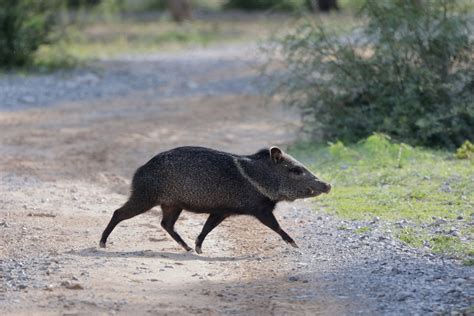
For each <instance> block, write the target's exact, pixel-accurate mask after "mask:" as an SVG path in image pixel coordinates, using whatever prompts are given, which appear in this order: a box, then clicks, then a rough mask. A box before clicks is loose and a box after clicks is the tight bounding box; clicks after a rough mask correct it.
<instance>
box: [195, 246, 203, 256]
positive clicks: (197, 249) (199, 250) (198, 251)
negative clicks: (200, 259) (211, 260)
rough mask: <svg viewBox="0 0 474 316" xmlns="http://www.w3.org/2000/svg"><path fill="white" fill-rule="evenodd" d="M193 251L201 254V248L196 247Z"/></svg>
mask: <svg viewBox="0 0 474 316" xmlns="http://www.w3.org/2000/svg"><path fill="white" fill-rule="evenodd" d="M195 250H196V253H198V254H202V250H201V247H198V246H196V249H195Z"/></svg>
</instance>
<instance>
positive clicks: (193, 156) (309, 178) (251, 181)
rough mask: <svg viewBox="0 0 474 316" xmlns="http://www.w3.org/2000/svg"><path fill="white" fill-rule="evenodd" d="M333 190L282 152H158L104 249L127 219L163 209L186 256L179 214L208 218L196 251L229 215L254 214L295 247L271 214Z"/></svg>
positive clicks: (139, 175)
mask: <svg viewBox="0 0 474 316" xmlns="http://www.w3.org/2000/svg"><path fill="white" fill-rule="evenodd" d="M330 190H331V186H330V185H329V184H327V183H324V182H322V181H320V180H319V179H318V178H317V177H316V176H315V175H314V174H312V173H311V172H310V171H308V169H306V168H305V167H304V166H303V165H302V164H301V163H300V162H298V161H297V160H296V159H294V158H293V157H291V156H290V155H288V154H286V153H284V152H283V151H282V150H281V149H280V148H278V147H271V148H269V149H262V150H260V151H258V152H257V153H255V154H253V155H249V156H239V155H234V154H230V153H225V152H221V151H216V150H213V149H209V148H203V147H179V148H175V149H172V150H170V151H166V152H163V153H160V154H158V155H156V156H155V157H153V158H152V159H151V160H150V161H148V162H147V163H146V164H145V165H144V166H142V167H140V168H138V170H137V171H136V173H135V175H134V177H133V181H132V193H131V196H130V198H129V200H128V201H127V203H125V205H123V206H122V207H121V208H119V209H118V210H116V211H115V212H114V215H113V216H112V219H111V220H110V222H109V224H108V225H107V227H106V228H105V230H104V232H103V234H102V238H101V240H100V246H101V247H105V243H106V241H107V237H108V236H109V234H110V233H111V232H112V230H113V229H114V228H115V226H116V225H117V224H118V223H120V222H121V221H123V220H125V219H129V218H131V217H134V216H136V215H138V214H141V213H144V212H146V211H148V210H149V209H151V208H152V207H154V206H157V205H160V206H161V209H162V211H163V218H162V221H161V226H162V227H163V228H164V229H165V230H166V231H167V232H168V233H169V234H170V235H171V237H173V239H174V240H176V241H177V242H178V243H179V244H180V245H181V246H182V247H183V248H184V249H186V251H190V250H191V248H190V247H189V246H188V245H187V244H186V243H185V242H184V240H183V239H181V237H180V236H179V235H178V233H176V232H175V231H174V224H175V223H176V220H177V219H178V217H179V215H180V214H181V211H182V210H183V209H184V210H187V211H190V212H195V213H207V214H210V215H209V217H208V219H207V221H206V223H205V224H204V227H203V229H202V232H201V234H200V235H199V236H198V237H197V239H196V248H195V249H196V252H197V253H201V246H202V243H203V241H204V238H206V236H207V234H209V232H210V231H211V230H213V229H214V228H215V227H216V226H217V225H219V224H220V223H221V222H222V221H223V220H224V219H225V218H227V217H229V216H231V215H252V216H255V217H256V218H257V219H258V220H259V221H260V222H261V223H262V224H264V225H266V226H268V227H269V228H271V229H272V230H274V231H275V232H276V233H278V234H279V235H280V236H281V238H283V240H284V241H286V242H287V243H289V244H290V245H292V246H293V247H297V245H296V243H295V242H294V241H293V239H292V238H291V237H290V236H288V234H287V233H286V232H285V231H283V229H281V228H280V225H279V224H278V222H277V220H276V218H275V216H274V215H273V210H274V208H275V205H276V203H278V202H280V201H294V200H296V199H301V198H306V197H314V196H317V195H319V194H321V193H329V191H330Z"/></svg>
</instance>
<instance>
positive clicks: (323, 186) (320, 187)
mask: <svg viewBox="0 0 474 316" xmlns="http://www.w3.org/2000/svg"><path fill="white" fill-rule="evenodd" d="M330 191H331V185H330V184H329V183H325V182H322V181H318V182H316V184H315V185H314V186H313V187H310V188H309V189H308V193H309V194H310V195H315V194H318V193H326V194H327V193H329V192H330Z"/></svg>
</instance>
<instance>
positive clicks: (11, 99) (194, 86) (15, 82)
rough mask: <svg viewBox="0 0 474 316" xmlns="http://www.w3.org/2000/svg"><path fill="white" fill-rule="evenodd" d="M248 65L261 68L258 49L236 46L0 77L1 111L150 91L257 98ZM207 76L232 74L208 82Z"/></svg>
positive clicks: (166, 95)
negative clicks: (220, 73) (37, 73)
mask: <svg viewBox="0 0 474 316" xmlns="http://www.w3.org/2000/svg"><path fill="white" fill-rule="evenodd" d="M216 52H217V53H216ZM252 67H257V68H258V67H261V62H260V63H259V62H258V48H257V47H256V46H242V45H239V46H226V47H222V48H220V49H218V50H202V49H198V50H196V51H194V52H187V53H179V54H173V53H163V54H159V55H143V56H136V55H134V56H121V57H120V58H119V59H116V60H113V59H109V60H103V61H99V62H95V63H93V64H91V65H90V66H88V67H87V68H85V69H75V70H71V71H58V72H54V73H51V74H44V75H19V74H5V75H3V76H1V77H0V110H2V111H15V110H23V109H26V108H32V107H45V106H51V105H55V104H61V103H63V102H78V101H80V102H85V101H88V100H90V101H92V100H97V99H107V98H113V97H120V96H127V95H130V94H132V93H139V92H141V91H149V90H155V91H156V94H157V95H159V97H161V98H176V97H191V96H216V95H217V96H218V95H228V94H245V95H258V94H261V90H262V87H263V86H262V84H261V82H260V81H261V80H260V79H259V78H258V77H257V76H256V75H255V73H245V72H243V73H242V69H249V68H252ZM210 72H213V73H219V72H225V73H233V74H235V76H231V77H226V78H222V77H220V78H217V79H216V78H208V77H207V75H208V74H209V73H210ZM192 78H193V79H192Z"/></svg>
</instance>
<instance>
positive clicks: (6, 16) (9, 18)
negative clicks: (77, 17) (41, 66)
mask: <svg viewBox="0 0 474 316" xmlns="http://www.w3.org/2000/svg"><path fill="white" fill-rule="evenodd" d="M57 8H58V3H57V2H55V1H53V0H51V1H35V0H0V25H1V28H0V67H10V66H19V65H24V64H26V63H28V62H29V61H30V60H31V58H32V56H33V54H34V52H35V51H36V50H37V49H38V47H39V46H40V45H41V44H44V43H47V42H48V41H49V40H50V38H49V34H50V32H51V29H52V27H53V25H54V13H55V9H57Z"/></svg>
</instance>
